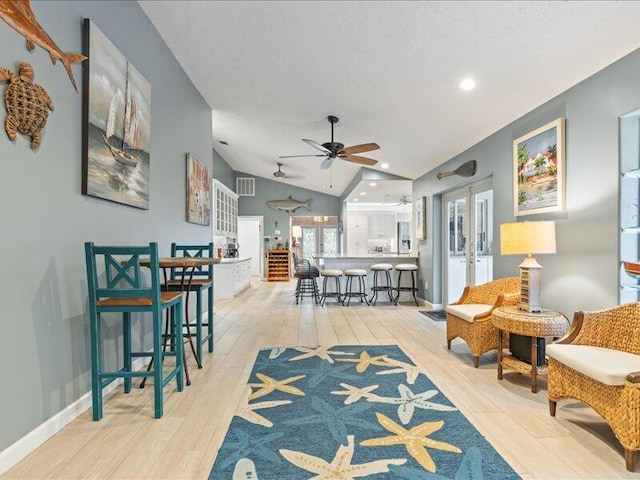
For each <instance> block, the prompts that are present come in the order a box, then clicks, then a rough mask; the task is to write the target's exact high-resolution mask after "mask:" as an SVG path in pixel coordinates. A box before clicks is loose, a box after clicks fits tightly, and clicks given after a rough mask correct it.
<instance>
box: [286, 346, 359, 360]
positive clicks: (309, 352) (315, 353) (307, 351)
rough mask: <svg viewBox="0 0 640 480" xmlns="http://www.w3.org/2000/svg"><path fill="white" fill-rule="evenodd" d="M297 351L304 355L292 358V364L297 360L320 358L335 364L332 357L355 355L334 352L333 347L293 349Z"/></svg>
mask: <svg viewBox="0 0 640 480" xmlns="http://www.w3.org/2000/svg"><path fill="white" fill-rule="evenodd" d="M293 348H294V349H295V350H298V351H299V352H302V355H298V356H297V357H293V358H290V359H289V361H290V362H295V361H296V360H304V359H305V358H311V357H318V358H320V359H322V360H326V361H327V362H329V363H333V358H331V355H355V354H354V353H350V352H332V351H331V350H330V349H331V348H333V347H323V346H319V347H316V348H309V347H293Z"/></svg>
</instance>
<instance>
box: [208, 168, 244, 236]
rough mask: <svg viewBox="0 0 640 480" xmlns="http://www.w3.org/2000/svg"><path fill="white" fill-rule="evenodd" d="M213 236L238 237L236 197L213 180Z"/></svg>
mask: <svg viewBox="0 0 640 480" xmlns="http://www.w3.org/2000/svg"><path fill="white" fill-rule="evenodd" d="M213 203H214V205H213V209H212V210H213V215H214V218H213V234H214V235H219V236H223V237H232V238H236V237H237V235H238V195H236V194H235V193H234V192H233V191H232V190H231V189H229V188H228V187H226V186H225V185H224V184H222V183H221V182H219V181H218V180H216V179H215V178H214V179H213Z"/></svg>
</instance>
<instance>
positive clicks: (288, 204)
mask: <svg viewBox="0 0 640 480" xmlns="http://www.w3.org/2000/svg"><path fill="white" fill-rule="evenodd" d="M311 200H313V198H310V199H309V200H307V201H305V202H299V201H298V200H294V199H293V198H291V195H289V196H288V197H287V198H285V199H284V200H269V201H268V202H267V207H269V208H273V209H274V210H282V211H285V212H289V213H293V212H295V211H296V210H297V209H298V208H300V207H302V208H306V209H307V210H309V211H311Z"/></svg>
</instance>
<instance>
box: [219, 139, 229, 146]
mask: <svg viewBox="0 0 640 480" xmlns="http://www.w3.org/2000/svg"><path fill="white" fill-rule="evenodd" d="M220 143H221V144H222V145H227V146H229V144H228V143H227V142H225V141H224V140H220Z"/></svg>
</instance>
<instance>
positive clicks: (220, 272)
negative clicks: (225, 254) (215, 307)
mask: <svg viewBox="0 0 640 480" xmlns="http://www.w3.org/2000/svg"><path fill="white" fill-rule="evenodd" d="M213 268H214V270H213V288H214V298H216V299H223V298H233V297H234V296H235V295H237V294H238V293H240V292H241V291H242V290H243V289H244V288H246V287H247V286H248V285H249V279H250V275H251V258H225V259H223V260H222V263H218V264H217V265H215V266H214V267H213Z"/></svg>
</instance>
